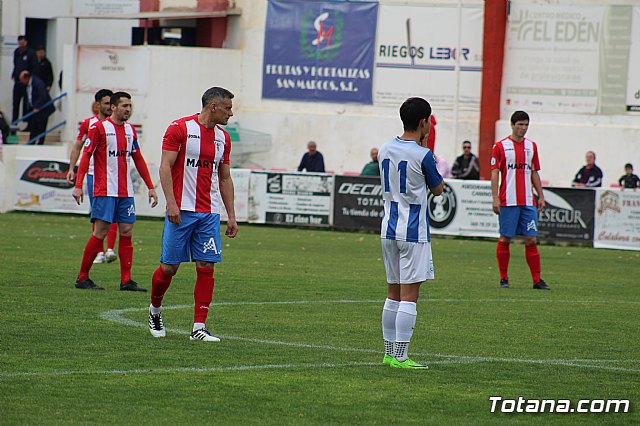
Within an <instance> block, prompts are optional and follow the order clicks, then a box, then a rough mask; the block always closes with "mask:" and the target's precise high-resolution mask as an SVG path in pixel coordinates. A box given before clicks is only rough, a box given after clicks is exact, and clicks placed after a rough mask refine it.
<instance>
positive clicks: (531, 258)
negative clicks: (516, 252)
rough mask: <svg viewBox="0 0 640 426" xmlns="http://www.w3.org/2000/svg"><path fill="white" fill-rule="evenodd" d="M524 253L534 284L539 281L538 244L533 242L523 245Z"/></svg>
mask: <svg viewBox="0 0 640 426" xmlns="http://www.w3.org/2000/svg"><path fill="white" fill-rule="evenodd" d="M524 253H525V256H526V258H527V264H528V265H529V269H530V270H531V277H532V278H533V283H534V284H535V283H537V282H538V281H540V253H539V252H538V246H537V245H535V244H531V245H530V246H524Z"/></svg>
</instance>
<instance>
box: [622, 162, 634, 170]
mask: <svg viewBox="0 0 640 426" xmlns="http://www.w3.org/2000/svg"><path fill="white" fill-rule="evenodd" d="M627 167H629V168H630V169H631V170H633V166H632V165H631V163H627V164H625V165H624V168H625V169H626V168H627Z"/></svg>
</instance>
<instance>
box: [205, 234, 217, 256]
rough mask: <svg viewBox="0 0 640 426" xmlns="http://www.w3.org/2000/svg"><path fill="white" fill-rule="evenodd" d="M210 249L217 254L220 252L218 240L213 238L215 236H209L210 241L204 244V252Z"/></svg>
mask: <svg viewBox="0 0 640 426" xmlns="http://www.w3.org/2000/svg"><path fill="white" fill-rule="evenodd" d="M209 250H211V251H213V252H214V253H215V254H219V253H220V252H219V251H218V246H216V241H215V240H214V239H213V237H211V238H209V241H207V242H206V243H204V245H203V246H202V252H203V253H206V252H207V251H209Z"/></svg>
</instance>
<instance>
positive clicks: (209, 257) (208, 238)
mask: <svg viewBox="0 0 640 426" xmlns="http://www.w3.org/2000/svg"><path fill="white" fill-rule="evenodd" d="M180 217H181V219H182V221H181V222H180V225H176V224H175V223H172V222H170V221H169V219H168V218H167V217H166V216H165V218H164V230H163V231H162V255H161V256H160V262H162V263H165V264H167V265H177V264H180V263H182V262H189V261H194V262H195V261H196V260H200V261H202V262H211V263H219V262H222V241H221V240H220V215H219V214H212V213H197V212H187V211H182V210H181V211H180Z"/></svg>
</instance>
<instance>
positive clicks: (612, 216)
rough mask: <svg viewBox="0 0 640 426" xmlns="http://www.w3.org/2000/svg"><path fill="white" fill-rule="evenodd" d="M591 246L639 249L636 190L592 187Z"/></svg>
mask: <svg viewBox="0 0 640 426" xmlns="http://www.w3.org/2000/svg"><path fill="white" fill-rule="evenodd" d="M595 216H596V217H595V229H594V238H593V246H594V247H596V248H611V249H624V250H640V191H634V190H629V189H627V190H623V191H620V190H610V189H598V190H596V214H595Z"/></svg>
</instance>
